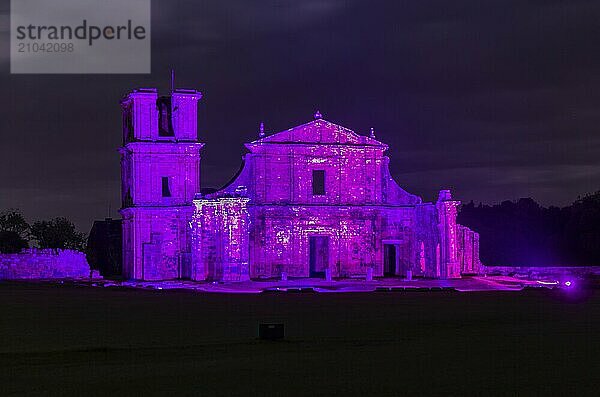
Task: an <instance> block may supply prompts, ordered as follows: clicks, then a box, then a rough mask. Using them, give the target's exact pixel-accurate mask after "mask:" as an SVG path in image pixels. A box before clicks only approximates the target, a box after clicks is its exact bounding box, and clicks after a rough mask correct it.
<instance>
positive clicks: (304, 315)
mask: <svg viewBox="0 0 600 397" xmlns="http://www.w3.org/2000/svg"><path fill="white" fill-rule="evenodd" d="M561 294H562V292H560V291H551V290H539V291H528V290H524V291H520V292H514V291H509V292H503V291H492V292H469V293H459V292H447V291H444V292H426V293H424V292H390V293H341V294H316V293H281V294H254V295H245V294H206V293H205V294H198V293H193V292H189V291H144V290H134V289H110V288H104V289H103V288H90V287H76V286H51V285H39V284H37V285H36V284H20V283H4V284H0V319H1V321H2V323H1V325H2V326H1V329H0V336H1V339H0V340H1V341H2V346H1V348H0V351H1V353H0V374H1V375H0V376H1V379H0V395H15V396H23V395H78V396H79V395H81V396H89V395H111V396H115V395H129V396H136V395H169V394H170V395H198V396H212V395H220V396H253V395H269V396H292V395H307V396H316V395H340V396H371V395H390V396H391V395H408V396H415V395H519V396H521V395H552V396H554V395H569V396H581V395H599V394H600V380H599V378H600V333H599V331H600V290H595V291H594V292H593V294H591V295H590V296H589V297H588V298H587V299H585V300H583V301H580V302H578V303H573V302H571V301H568V300H565V299H563V297H562V295H561ZM262 321H268V322H270V321H276V322H283V323H285V326H286V338H285V340H284V341H280V342H267V341H260V340H258V339H257V326H258V323H259V322H262Z"/></svg>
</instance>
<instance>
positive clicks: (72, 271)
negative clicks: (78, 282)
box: [0, 248, 90, 280]
mask: <svg viewBox="0 0 600 397" xmlns="http://www.w3.org/2000/svg"><path fill="white" fill-rule="evenodd" d="M77 277H90V266H89V265H88V263H87V260H86V258H85V254H84V253H83V252H79V251H73V250H51V249H35V248H31V249H27V250H23V251H22V252H20V253H18V254H0V279H3V280H18V279H60V278H77Z"/></svg>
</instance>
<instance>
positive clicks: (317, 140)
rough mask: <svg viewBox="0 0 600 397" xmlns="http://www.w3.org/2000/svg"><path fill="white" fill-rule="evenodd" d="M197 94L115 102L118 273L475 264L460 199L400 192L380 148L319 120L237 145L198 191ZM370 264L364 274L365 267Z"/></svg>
mask: <svg viewBox="0 0 600 397" xmlns="http://www.w3.org/2000/svg"><path fill="white" fill-rule="evenodd" d="M200 98H201V95H200V93H198V92H196V91H190V90H175V91H173V92H172V93H171V95H170V96H167V97H159V96H158V94H157V92H156V90H154V89H144V90H136V91H134V92H131V93H130V94H129V95H128V96H127V97H126V98H125V99H124V100H123V101H122V107H123V114H124V117H123V126H124V127H123V132H124V145H123V148H122V149H121V167H122V198H123V208H122V210H121V213H122V215H123V255H124V258H123V259H124V272H125V276H126V277H127V278H131V279H143V280H162V279H192V280H224V281H243V280H248V279H260V278H272V277H277V278H279V277H282V275H287V276H288V277H325V278H329V277H332V278H333V277H336V278H338V277H365V276H366V274H367V273H368V272H369V273H370V272H371V271H372V274H373V276H376V277H377V276H390V277H392V276H407V277H411V276H425V277H433V278H457V277H460V276H461V275H463V274H475V273H478V272H479V267H480V261H479V249H478V243H479V235H478V234H477V233H475V232H473V231H471V230H469V229H468V228H466V227H464V226H461V225H458V224H457V223H456V213H457V207H458V205H459V202H458V201H456V200H453V198H452V196H451V194H450V191H448V190H442V191H441V192H440V194H439V197H438V199H437V201H436V202H435V203H424V202H423V201H422V200H421V198H420V197H418V196H415V195H412V194H409V193H407V192H406V191H404V190H403V189H402V188H401V187H399V186H398V184H397V183H396V182H395V181H394V179H393V178H392V176H391V175H390V172H389V168H388V165H389V158H388V157H386V156H385V152H386V150H387V148H388V147H387V145H386V144H384V143H382V142H380V141H378V140H377V139H375V136H374V134H373V132H371V134H370V136H364V135H359V134H357V133H355V132H354V131H351V130H349V129H347V128H344V127H342V126H339V125H337V124H334V123H331V122H329V121H326V120H324V119H323V118H322V116H321V115H320V113H318V112H317V114H315V118H314V120H313V121H310V122H309V123H306V124H303V125H300V126H298V127H294V128H291V129H289V130H286V131H282V132H279V133H276V134H273V135H269V136H265V134H264V132H263V130H262V128H261V132H260V134H259V139H258V140H256V141H253V142H250V143H247V144H246V148H247V149H248V153H247V154H246V155H245V156H244V161H243V165H242V168H241V170H240V172H239V173H238V175H237V176H236V177H235V178H234V179H233V181H232V182H231V183H229V184H228V185H227V186H226V187H224V188H222V189H221V190H219V191H217V192H215V193H212V194H209V195H200V194H199V193H198V192H200V151H201V148H202V146H203V144H202V143H200V142H199V141H198V138H197V130H196V125H197V113H196V109H197V102H198V100H199V99H200ZM368 269H372V270H368Z"/></svg>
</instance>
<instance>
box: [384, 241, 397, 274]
mask: <svg viewBox="0 0 600 397" xmlns="http://www.w3.org/2000/svg"><path fill="white" fill-rule="evenodd" d="M396 263H397V253H396V245H395V244H384V245H383V275H384V276H386V277H390V276H395V275H396Z"/></svg>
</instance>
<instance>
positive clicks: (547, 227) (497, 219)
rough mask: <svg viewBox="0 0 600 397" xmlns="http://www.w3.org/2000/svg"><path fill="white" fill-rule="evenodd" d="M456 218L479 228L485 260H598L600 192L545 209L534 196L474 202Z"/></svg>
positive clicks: (553, 262)
mask: <svg viewBox="0 0 600 397" xmlns="http://www.w3.org/2000/svg"><path fill="white" fill-rule="evenodd" d="M458 221H459V223H461V224H463V225H465V226H468V227H470V228H471V229H473V230H475V231H477V232H479V234H480V237H481V238H480V254H481V260H482V262H483V263H484V264H488V265H513V266H553V265H597V264H600V192H597V193H594V194H590V195H587V196H585V197H583V198H580V199H578V200H577V201H575V202H574V203H573V204H572V205H570V206H567V207H564V208H557V207H549V208H544V207H542V206H540V205H539V204H538V203H536V202H535V201H534V200H532V199H530V198H524V199H520V200H518V201H516V202H513V201H504V202H502V203H501V204H496V205H493V206H490V205H483V204H479V205H478V206H475V204H474V203H473V202H470V203H468V204H465V205H463V206H462V208H461V211H460V213H459V216H458Z"/></svg>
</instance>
